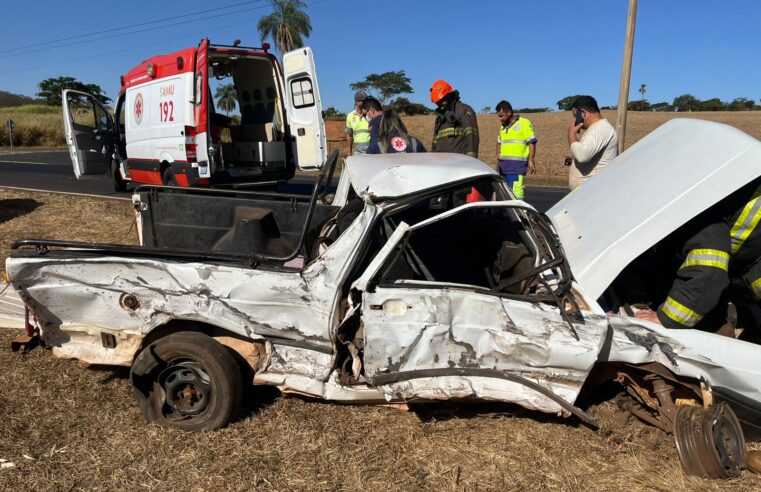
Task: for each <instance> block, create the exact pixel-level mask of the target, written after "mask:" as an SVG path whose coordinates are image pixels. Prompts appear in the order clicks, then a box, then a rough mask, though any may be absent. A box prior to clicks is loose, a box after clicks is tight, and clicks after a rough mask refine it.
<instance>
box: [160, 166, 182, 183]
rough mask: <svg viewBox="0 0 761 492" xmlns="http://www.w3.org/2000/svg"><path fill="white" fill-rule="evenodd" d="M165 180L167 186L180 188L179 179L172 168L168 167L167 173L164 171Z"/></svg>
mask: <svg viewBox="0 0 761 492" xmlns="http://www.w3.org/2000/svg"><path fill="white" fill-rule="evenodd" d="M163 180H164V185H165V186H180V184H179V183H178V182H177V177H176V176H175V175H174V171H172V168H171V167H168V168H167V169H166V171H164V176H163Z"/></svg>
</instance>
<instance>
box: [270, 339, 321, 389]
mask: <svg viewBox="0 0 761 492" xmlns="http://www.w3.org/2000/svg"><path fill="white" fill-rule="evenodd" d="M267 360H268V362H267V364H266V366H265V367H263V368H262V371H261V372H262V373H273V374H288V375H302V376H308V377H311V378H314V379H317V380H319V381H324V380H327V379H328V376H329V375H330V372H331V368H332V367H333V354H332V353H322V352H317V351H315V350H310V349H305V348H301V347H289V346H287V345H276V344H271V343H268V344H267ZM316 369H317V370H316Z"/></svg>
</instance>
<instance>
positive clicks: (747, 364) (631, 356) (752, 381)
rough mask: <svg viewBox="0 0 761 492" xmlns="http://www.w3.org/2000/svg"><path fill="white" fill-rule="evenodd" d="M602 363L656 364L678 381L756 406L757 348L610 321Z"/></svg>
mask: <svg viewBox="0 0 761 492" xmlns="http://www.w3.org/2000/svg"><path fill="white" fill-rule="evenodd" d="M610 326H611V341H610V352H609V354H608V355H607V360H610V361H615V362H628V363H631V364H643V363H646V362H658V363H661V364H663V366H665V367H666V368H668V369H669V370H671V371H672V372H674V373H676V374H679V375H681V376H687V377H691V378H695V379H696V380H700V379H701V378H702V379H705V380H706V381H707V382H709V383H710V384H711V386H721V387H725V388H731V389H732V390H733V391H736V392H738V393H740V394H742V395H744V396H746V397H748V398H750V399H752V400H754V401H756V402H761V363H759V361H761V346H759V345H756V344H753V343H749V342H745V341H742V340H736V339H734V338H729V337H724V336H721V335H716V334H714V333H707V332H702V331H698V330H674V329H668V328H664V327H663V326H661V325H658V324H655V323H651V322H648V321H644V320H640V319H637V318H628V317H624V316H615V315H611V316H610Z"/></svg>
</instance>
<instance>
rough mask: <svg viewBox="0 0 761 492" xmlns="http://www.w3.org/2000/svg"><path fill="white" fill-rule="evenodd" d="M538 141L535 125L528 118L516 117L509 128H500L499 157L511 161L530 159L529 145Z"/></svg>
mask: <svg viewBox="0 0 761 492" xmlns="http://www.w3.org/2000/svg"><path fill="white" fill-rule="evenodd" d="M535 142H536V135H534V126H533V125H532V124H531V122H530V121H529V120H527V119H526V118H522V117H520V116H518V117H516V118H515V121H513V124H512V125H510V126H509V127H508V128H505V127H504V126H502V127H500V129H499V144H500V146H499V158H500V159H504V160H510V161H524V162H526V161H528V156H529V145H530V144H532V143H535Z"/></svg>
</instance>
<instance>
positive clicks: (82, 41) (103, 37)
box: [0, 0, 265, 58]
mask: <svg viewBox="0 0 761 492" xmlns="http://www.w3.org/2000/svg"><path fill="white" fill-rule="evenodd" d="M259 1H263V0H259ZM248 3H252V2H248ZM262 8H265V6H259V7H249V8H246V9H241V10H235V11H233V12H225V13H222V14H216V15H208V16H205V17H203V18H202V19H190V20H186V21H180V22H174V23H170V24H164V25H163V26H162V28H167V27H174V26H179V25H183V24H187V23H189V22H200V21H207V20H209V19H216V18H219V17H226V16H228V15H236V14H242V13H244V12H250V11H252V10H259V9H262ZM135 27H138V26H135ZM154 29H155V27H147V28H144V29H136V30H133V31H129V32H123V33H118V34H110V35H107V36H101V37H98V38H92V39H85V40H79V41H72V42H69V43H63V44H59V45H58V46H52V47H45V48H37V49H33V50H28V51H24V52H22V53H11V54H5V55H3V54H0V58H13V57H16V56H24V55H29V54H32V53H38V52H41V51H49V50H54V49H58V48H65V47H67V46H72V45H76V44H83V43H90V42H93V41H101V40H104V39H112V38H118V37H124V36H130V35H132V34H138V33H141V32H148V31H152V30H154ZM91 35H92V34H91ZM0 53H2V52H0Z"/></svg>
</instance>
